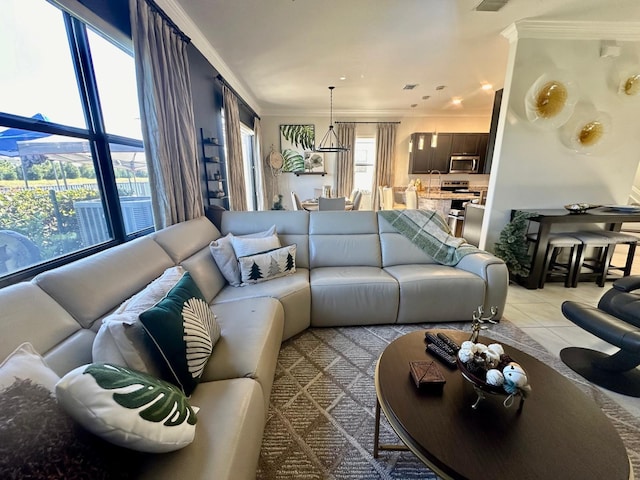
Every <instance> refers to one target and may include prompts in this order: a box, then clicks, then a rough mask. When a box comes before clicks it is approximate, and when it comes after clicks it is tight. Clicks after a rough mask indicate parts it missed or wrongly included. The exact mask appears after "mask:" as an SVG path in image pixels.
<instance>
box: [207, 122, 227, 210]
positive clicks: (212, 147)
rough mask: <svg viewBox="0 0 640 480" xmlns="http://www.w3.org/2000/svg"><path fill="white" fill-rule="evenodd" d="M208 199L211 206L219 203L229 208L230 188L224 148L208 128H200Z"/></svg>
mask: <svg viewBox="0 0 640 480" xmlns="http://www.w3.org/2000/svg"><path fill="white" fill-rule="evenodd" d="M200 142H201V145H202V159H203V162H204V181H205V184H206V189H205V190H206V199H207V204H208V205H209V206H213V205H217V206H220V207H223V208H225V209H226V210H229V190H228V187H227V172H226V167H225V162H224V149H223V148H222V145H221V144H220V143H218V139H217V138H214V137H213V136H212V134H211V132H209V131H208V130H205V129H203V128H201V129H200Z"/></svg>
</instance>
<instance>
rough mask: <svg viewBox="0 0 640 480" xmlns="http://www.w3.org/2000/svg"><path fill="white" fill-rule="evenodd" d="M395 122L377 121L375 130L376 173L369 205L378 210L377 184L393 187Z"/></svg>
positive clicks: (396, 127)
mask: <svg viewBox="0 0 640 480" xmlns="http://www.w3.org/2000/svg"><path fill="white" fill-rule="evenodd" d="M397 130H398V124H397V123H379V124H378V128H377V130H376V173H375V175H374V184H373V188H372V189H371V205H372V207H373V209H374V210H379V207H378V204H379V200H378V196H379V191H378V186H384V185H387V186H389V187H393V163H394V157H395V151H396V132H397Z"/></svg>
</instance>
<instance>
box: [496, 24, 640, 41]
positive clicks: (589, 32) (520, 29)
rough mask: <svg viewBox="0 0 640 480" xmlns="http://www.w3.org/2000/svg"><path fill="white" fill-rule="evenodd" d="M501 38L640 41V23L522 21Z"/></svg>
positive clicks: (503, 32)
mask: <svg viewBox="0 0 640 480" xmlns="http://www.w3.org/2000/svg"><path fill="white" fill-rule="evenodd" d="M501 35H502V36H503V37H505V38H507V39H508V40H509V41H510V42H514V41H516V40H518V39H520V38H539V39H552V40H605V39H606V40H619V41H638V40H640V22H610V21H606V22H605V21H602V22H599V21H591V20H579V21H568V20H520V21H518V22H515V23H512V24H511V25H509V26H508V27H507V28H505V29H504V30H503V31H502V32H501Z"/></svg>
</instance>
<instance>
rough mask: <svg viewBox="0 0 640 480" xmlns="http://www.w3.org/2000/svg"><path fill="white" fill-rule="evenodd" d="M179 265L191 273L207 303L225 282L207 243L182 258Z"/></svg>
mask: <svg viewBox="0 0 640 480" xmlns="http://www.w3.org/2000/svg"><path fill="white" fill-rule="evenodd" d="M181 265H182V266H183V267H184V268H185V270H187V271H188V272H189V273H190V274H191V277H193V280H194V281H195V282H196V284H197V285H198V288H200V291H201V292H202V295H204V299H205V300H206V301H207V303H211V302H212V301H213V299H214V297H215V296H216V295H217V294H218V292H219V291H220V290H222V289H223V288H224V286H225V285H226V284H227V281H226V280H225V278H224V277H223V276H222V273H221V272H220V270H219V269H218V266H217V265H216V262H215V260H214V259H213V257H212V256H211V252H210V251H209V246H208V245H207V246H206V247H205V248H203V249H202V250H200V251H198V252H196V253H194V254H193V255H191V256H190V257H189V258H186V259H184V260H183V261H182V263H181Z"/></svg>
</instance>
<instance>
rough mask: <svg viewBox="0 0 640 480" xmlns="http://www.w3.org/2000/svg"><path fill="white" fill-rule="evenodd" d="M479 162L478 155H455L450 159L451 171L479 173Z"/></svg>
mask: <svg viewBox="0 0 640 480" xmlns="http://www.w3.org/2000/svg"><path fill="white" fill-rule="evenodd" d="M479 163H480V157H479V156H477V155H460V156H453V157H451V160H450V161H449V173H478V164H479Z"/></svg>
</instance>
